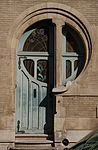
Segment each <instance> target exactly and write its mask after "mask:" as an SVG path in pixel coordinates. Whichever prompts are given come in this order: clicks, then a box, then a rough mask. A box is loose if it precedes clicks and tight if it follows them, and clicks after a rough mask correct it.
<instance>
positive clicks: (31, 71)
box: [23, 59, 34, 77]
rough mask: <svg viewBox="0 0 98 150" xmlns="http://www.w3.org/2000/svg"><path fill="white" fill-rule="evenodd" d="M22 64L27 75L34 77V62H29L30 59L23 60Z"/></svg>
mask: <svg viewBox="0 0 98 150" xmlns="http://www.w3.org/2000/svg"><path fill="white" fill-rule="evenodd" d="M23 64H24V66H25V68H26V70H27V71H28V73H29V74H30V75H31V76H32V77H34V61H33V60H30V59H25V60H24V61H23Z"/></svg>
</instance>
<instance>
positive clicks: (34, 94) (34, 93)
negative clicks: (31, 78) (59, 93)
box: [34, 89, 36, 98]
mask: <svg viewBox="0 0 98 150" xmlns="http://www.w3.org/2000/svg"><path fill="white" fill-rule="evenodd" d="M34 98H36V89H34Z"/></svg>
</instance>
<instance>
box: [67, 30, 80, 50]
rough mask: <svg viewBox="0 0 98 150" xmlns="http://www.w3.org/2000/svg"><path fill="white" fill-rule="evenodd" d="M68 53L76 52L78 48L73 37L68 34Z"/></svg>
mask: <svg viewBox="0 0 98 150" xmlns="http://www.w3.org/2000/svg"><path fill="white" fill-rule="evenodd" d="M66 39H67V41H66V52H76V51H77V49H78V47H77V44H76V41H75V39H74V38H73V36H72V35H71V34H70V33H69V32H68V33H67V35H66Z"/></svg>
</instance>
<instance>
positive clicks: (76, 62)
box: [74, 60, 78, 71]
mask: <svg viewBox="0 0 98 150" xmlns="http://www.w3.org/2000/svg"><path fill="white" fill-rule="evenodd" d="M77 67H78V60H75V62H74V71H75V70H76V68H77Z"/></svg>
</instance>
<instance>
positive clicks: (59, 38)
mask: <svg viewBox="0 0 98 150" xmlns="http://www.w3.org/2000/svg"><path fill="white" fill-rule="evenodd" d="M54 23H55V24H56V48H55V68H56V70H55V77H56V79H55V86H56V87H58V86H61V85H62V58H61V56H62V26H63V25H64V21H61V20H59V19H54Z"/></svg>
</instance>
